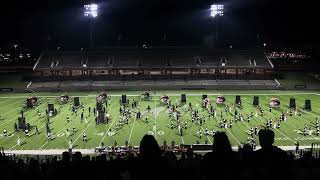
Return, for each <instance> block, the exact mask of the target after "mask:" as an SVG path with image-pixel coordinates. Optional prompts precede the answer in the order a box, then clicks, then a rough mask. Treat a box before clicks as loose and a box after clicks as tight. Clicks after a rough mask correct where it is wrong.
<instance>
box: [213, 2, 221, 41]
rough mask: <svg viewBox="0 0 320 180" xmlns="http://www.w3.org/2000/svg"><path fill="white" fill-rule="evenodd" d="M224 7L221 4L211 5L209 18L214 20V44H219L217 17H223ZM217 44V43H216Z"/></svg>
mask: <svg viewBox="0 0 320 180" xmlns="http://www.w3.org/2000/svg"><path fill="white" fill-rule="evenodd" d="M223 12H224V5H223V4H212V5H211V8H210V16H211V17H212V18H214V19H215V20H216V22H215V24H216V32H215V33H216V43H218V42H219V17H222V16H223ZM218 44H219V43H218Z"/></svg>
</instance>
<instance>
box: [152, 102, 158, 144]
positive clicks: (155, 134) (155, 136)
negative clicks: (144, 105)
mask: <svg viewBox="0 0 320 180" xmlns="http://www.w3.org/2000/svg"><path fill="white" fill-rule="evenodd" d="M153 101H154V126H155V127H156V129H155V131H156V132H154V138H155V139H157V115H158V114H159V113H157V112H156V110H157V105H156V98H153Z"/></svg>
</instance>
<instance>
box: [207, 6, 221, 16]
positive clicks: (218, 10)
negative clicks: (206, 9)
mask: <svg viewBox="0 0 320 180" xmlns="http://www.w3.org/2000/svg"><path fill="white" fill-rule="evenodd" d="M223 9H224V5H222V4H213V5H211V8H210V10H211V17H216V16H217V15H219V16H223Z"/></svg>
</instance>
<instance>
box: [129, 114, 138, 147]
mask: <svg viewBox="0 0 320 180" xmlns="http://www.w3.org/2000/svg"><path fill="white" fill-rule="evenodd" d="M135 123H136V118H134V120H133V124H132V127H131V131H130V135H129V139H128V144H129V143H130V140H131V136H132V131H133V128H134V124H135Z"/></svg>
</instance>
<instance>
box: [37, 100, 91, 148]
mask: <svg viewBox="0 0 320 180" xmlns="http://www.w3.org/2000/svg"><path fill="white" fill-rule="evenodd" d="M85 101H86V102H87V101H88V100H87V98H86V99H85ZM68 111H69V109H68V108H66V110H64V111H63V112H62V113H61V114H59V115H62V114H65V113H66V112H68ZM57 117H58V116H55V117H54V118H53V119H55V118H57ZM72 121H76V120H72ZM72 121H69V122H68V123H67V124H66V125H64V127H63V128H62V129H60V130H59V131H58V132H57V133H55V134H57V135H58V134H59V133H60V132H61V131H62V130H64V129H65V128H66V127H67V125H69V124H70V123H71V122H72ZM48 143H49V141H47V142H45V143H44V144H43V145H42V146H40V148H38V150H40V149H42V148H43V147H44V146H45V145H47V144H48Z"/></svg>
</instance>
